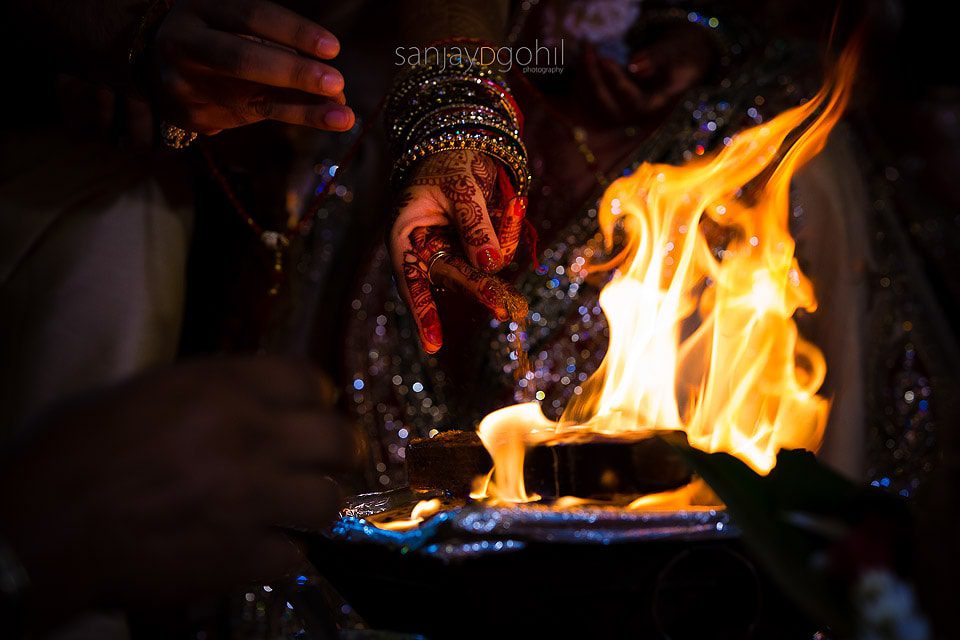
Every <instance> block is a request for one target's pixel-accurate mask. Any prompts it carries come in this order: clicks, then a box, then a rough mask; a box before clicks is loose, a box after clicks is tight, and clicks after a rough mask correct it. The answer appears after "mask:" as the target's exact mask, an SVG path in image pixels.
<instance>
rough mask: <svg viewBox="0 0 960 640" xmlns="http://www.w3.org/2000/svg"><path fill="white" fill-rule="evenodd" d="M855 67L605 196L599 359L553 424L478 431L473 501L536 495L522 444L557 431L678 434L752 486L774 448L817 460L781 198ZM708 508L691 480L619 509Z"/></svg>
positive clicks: (849, 62) (497, 416)
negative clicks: (680, 162)
mask: <svg viewBox="0 0 960 640" xmlns="http://www.w3.org/2000/svg"><path fill="white" fill-rule="evenodd" d="M857 57H858V56H857V48H856V46H850V47H848V48H847V50H845V51H844V52H843V54H842V55H841V58H840V61H839V64H838V66H837V68H836V70H835V71H834V73H833V74H832V75H831V77H829V78H828V81H827V82H826V83H825V85H824V87H823V88H822V89H821V90H820V92H819V93H818V94H817V95H816V96H815V97H814V98H813V99H812V100H811V101H809V102H808V103H806V104H804V105H802V106H799V107H796V108H794V109H791V110H789V111H787V112H785V113H783V114H781V115H780V116H778V117H777V118H775V119H773V120H771V121H769V122H767V123H766V124H764V125H761V126H758V127H755V128H752V129H748V130H746V131H743V132H742V133H740V134H738V135H737V136H736V137H734V138H733V140H732V141H731V142H730V144H729V145H728V146H727V147H726V148H724V149H723V150H721V151H720V152H719V153H717V154H716V155H715V156H713V157H707V158H703V159H698V160H696V161H694V162H692V163H690V164H688V165H686V166H682V167H675V166H670V165H656V164H644V165H643V166H641V167H640V168H639V169H638V170H637V171H636V173H634V174H633V175H630V176H627V177H624V178H620V179H619V180H617V181H616V182H614V183H613V184H612V185H611V186H610V187H609V189H607V191H606V193H605V194H604V196H603V199H602V201H601V206H600V211H599V221H600V228H601V231H602V232H603V235H604V238H605V241H606V245H607V248H608V250H612V249H613V246H614V231H615V229H616V228H618V227H619V228H622V230H623V238H624V243H623V249H622V251H620V253H619V254H618V255H617V257H616V258H615V259H614V260H612V261H611V262H610V263H607V264H606V265H599V267H594V269H596V268H616V269H617V271H616V273H615V275H614V277H613V279H612V280H611V281H610V283H609V284H607V285H606V286H605V287H604V289H603V291H602V292H601V293H600V306H601V307H602V308H603V311H604V313H605V314H606V317H607V320H608V324H609V327H610V345H609V349H608V351H607V354H606V357H605V359H604V361H603V363H602V364H601V366H600V368H599V369H598V371H597V372H596V373H595V374H594V375H593V376H592V377H591V378H590V379H589V380H588V381H587V382H586V384H585V385H584V391H583V393H582V394H581V395H580V396H578V397H575V398H574V400H573V402H571V404H570V405H568V406H567V408H566V410H565V412H564V414H563V417H562V419H561V420H560V422H559V423H553V422H551V421H549V420H547V419H546V418H545V417H544V416H543V414H542V413H541V412H540V409H539V406H538V405H537V404H521V405H515V406H512V407H507V408H505V409H500V410H499V411H495V412H494V413H491V414H490V415H488V416H487V417H486V418H485V419H484V420H483V421H482V422H481V424H480V427H479V433H480V438H481V439H482V440H483V443H484V445H485V446H486V447H487V449H488V450H489V452H490V455H491V457H492V458H493V460H494V468H493V470H492V471H491V475H490V476H488V477H486V478H484V479H483V482H481V483H478V487H477V490H476V491H475V492H474V495H473V497H475V498H482V499H488V500H493V501H498V502H529V501H531V500H535V499H537V496H531V495H527V493H526V491H525V489H524V483H523V459H524V454H525V451H526V448H527V447H529V446H533V445H535V444H542V443H544V442H550V441H551V440H555V439H558V438H560V437H561V434H569V433H570V432H581V433H585V434H590V433H604V434H617V435H618V436H620V437H631V436H633V435H636V436H638V437H640V436H644V435H648V434H649V432H650V431H651V430H653V429H672V430H683V431H685V432H686V434H687V438H688V440H689V442H690V444H691V445H693V446H695V447H697V448H699V449H702V450H704V451H708V452H716V451H725V452H728V453H731V454H733V455H735V456H737V457H738V458H740V459H741V460H743V461H744V462H745V463H747V464H748V465H749V466H750V467H752V468H753V469H754V470H755V471H757V472H759V473H763V474H766V473H768V472H769V471H770V469H771V468H772V467H773V465H774V464H775V461H776V454H777V451H779V450H780V449H781V448H803V449H809V450H816V449H818V448H819V446H820V442H821V439H822V437H823V430H824V427H825V425H826V420H827V414H828V412H829V401H828V400H827V399H825V398H823V397H821V396H819V395H817V392H818V390H819V388H820V386H821V384H822V382H823V379H824V376H825V374H826V363H825V361H824V358H823V354H822V353H821V352H820V350H819V349H818V348H817V347H816V346H815V345H813V344H812V343H809V342H807V341H805V340H804V339H803V338H801V337H800V336H799V334H798V332H797V326H796V323H795V321H794V319H793V316H794V313H795V312H796V311H797V310H798V309H804V310H807V311H814V310H815V309H816V308H817V302H816V299H815V297H814V293H813V287H812V285H811V283H810V281H809V280H808V279H807V278H806V276H804V274H803V272H802V271H801V270H800V268H799V266H798V264H797V261H796V258H795V257H794V240H793V238H792V237H791V235H790V231H789V229H788V221H789V215H788V214H789V187H790V180H791V178H792V177H793V175H794V174H795V173H796V171H797V170H798V169H799V168H800V167H802V166H803V165H804V164H805V163H806V162H807V161H809V160H810V159H811V158H812V157H813V156H815V155H816V154H817V153H819V152H820V150H821V149H822V148H823V146H824V144H825V143H826V140H827V136H828V135H829V133H830V131H831V129H832V128H833V127H834V125H835V124H836V123H837V121H838V120H839V119H840V116H841V114H842V113H843V110H844V108H845V106H846V104H847V102H848V100H849V97H850V89H851V84H852V80H853V75H854V72H855V70H856V62H857ZM718 232H719V233H722V234H724V235H723V237H727V238H729V240H728V241H727V242H726V244H725V246H724V248H723V250H722V251H719V252H716V253H714V252H713V251H712V250H711V247H712V243H711V242H710V240H709V239H708V233H711V234H716V233H718ZM708 496H709V491H708V490H706V487H705V486H704V485H702V484H700V483H694V484H691V485H690V486H688V487H685V488H682V489H679V490H676V491H673V492H668V493H664V494H657V495H655V496H647V497H644V498H640V499H638V500H636V501H635V502H634V503H633V504H632V505H631V506H632V507H633V508H638V509H677V508H685V507H687V506H689V505H691V504H697V503H698V501H699V500H700V499H701V498H704V499H706V501H709V498H708Z"/></svg>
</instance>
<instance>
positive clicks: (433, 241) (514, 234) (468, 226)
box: [389, 151, 526, 353]
mask: <svg viewBox="0 0 960 640" xmlns="http://www.w3.org/2000/svg"><path fill="white" fill-rule="evenodd" d="M502 171H503V170H502V169H501V168H499V165H498V164H497V163H496V162H495V161H494V160H492V159H491V158H489V157H488V156H486V155H484V154H482V153H479V152H475V151H445V152H443V153H440V154H437V155H435V156H431V157H430V158H427V159H426V160H424V161H423V163H422V164H421V165H420V166H419V167H418V168H417V170H416V171H415V173H414V177H413V179H412V180H411V182H410V185H409V186H408V187H407V189H406V190H405V191H404V192H403V194H402V195H401V197H400V201H399V203H398V207H397V211H398V214H397V219H396V221H395V222H394V225H393V228H392V229H391V231H390V238H389V243H390V253H391V257H392V259H393V266H394V270H395V272H396V274H397V280H398V283H399V288H400V292H401V294H402V295H403V298H404V300H405V301H406V303H407V305H408V306H409V308H410V310H411V313H413V315H414V318H415V319H416V323H417V328H418V331H419V335H420V342H421V344H422V345H423V348H424V350H425V351H427V352H428V353H435V352H436V351H438V350H439V349H440V347H441V346H442V345H443V333H442V330H441V327H440V316H439V314H438V313H437V305H436V301H435V299H434V295H433V291H432V289H431V287H432V285H433V284H436V285H437V286H441V287H446V288H449V289H453V290H456V291H459V292H460V293H463V294H464V295H466V296H468V297H472V298H474V299H475V300H477V301H478V302H480V303H481V304H483V305H484V306H485V307H487V308H488V309H489V310H490V311H491V312H492V313H493V315H494V316H495V317H496V318H498V319H500V320H506V319H508V318H510V319H516V318H517V317H522V316H525V315H526V302H525V301H524V300H523V297H522V296H520V294H518V293H516V292H515V291H514V290H513V289H512V288H511V287H510V286H509V285H507V284H505V283H504V282H502V281H501V280H500V279H498V278H495V277H493V276H492V275H490V274H492V273H496V272H497V271H499V270H500V269H501V268H503V267H504V266H505V265H507V264H509V262H510V261H511V260H512V259H513V256H514V254H515V253H516V250H517V244H518V243H519V240H520V229H521V227H522V223H523V217H524V215H525V213H526V198H523V197H513V195H512V190H511V189H509V187H508V185H509V183H508V182H507V180H506V177H505V175H504V174H503V173H502ZM505 192H506V193H505ZM457 235H459V239H460V242H459V244H460V245H461V247H462V252H461V251H460V249H459V248H458V247H456V244H457V242H456V238H455V237H456V236H457ZM438 251H446V252H448V253H449V254H450V255H449V256H448V257H445V258H443V259H442V260H439V261H437V262H435V263H434V264H433V265H432V272H431V264H430V261H431V258H432V257H433V256H434V255H436V253H437V252H438ZM464 255H465V256H466V259H464V257H463V256H464ZM431 275H432V276H433V282H431V279H430V277H431Z"/></svg>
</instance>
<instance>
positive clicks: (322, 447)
mask: <svg viewBox="0 0 960 640" xmlns="http://www.w3.org/2000/svg"><path fill="white" fill-rule="evenodd" d="M331 397H332V393H331V389H330V387H329V385H325V384H324V383H323V382H322V381H321V378H320V377H319V376H318V374H317V373H316V372H315V371H313V370H312V369H311V368H309V367H307V366H301V365H297V364H292V363H289V362H286V361H283V360H279V359H268V358H258V359H236V360H221V361H207V362H199V361H198V362H195V363H193V364H187V365H182V366H177V367H170V368H167V369H165V370H162V371H158V372H156V373H153V374H149V375H146V376H143V377H141V378H139V379H137V380H134V381H132V382H130V383H126V384H123V385H121V386H118V387H116V388H114V389H111V390H108V391H105V392H102V393H99V394H97V395H96V396H95V397H92V398H88V399H85V400H83V401H82V402H77V403H74V404H72V405H70V406H66V407H64V408H62V409H60V410H58V411H57V412H56V413H55V414H53V415H51V416H50V417H49V418H48V419H47V420H46V421H45V423H44V424H43V425H38V428H42V429H43V431H42V432H40V433H39V434H38V437H37V438H36V439H35V440H33V441H31V442H30V443H28V444H27V445H26V446H25V447H24V448H23V449H22V450H21V451H20V452H19V453H14V456H13V458H12V459H10V460H6V461H5V462H4V463H3V464H2V465H0V469H2V471H0V536H2V537H3V538H4V539H6V540H7V541H8V542H9V543H10V545H11V547H12V548H13V549H14V551H15V552H16V554H17V555H18V557H19V559H20V560H21V562H22V564H23V565H24V567H25V569H26V571H27V573H28V575H29V576H30V580H31V583H32V585H33V588H34V589H35V599H34V600H33V602H34V603H36V605H37V607H38V608H39V609H40V610H38V611H34V614H36V615H37V616H38V619H42V618H49V617H53V616H57V615H59V616H61V617H62V616H65V615H67V614H69V613H72V612H75V611H77V610H80V609H83V608H85V607H93V606H138V605H139V606H144V605H147V606H153V605H163V604H172V603H179V602H184V601H186V600H189V599H191V598H196V597H199V596H204V595H209V594H214V593H219V592H221V591H222V590H225V589H230V588H235V587H237V586H238V585H240V584H243V583H245V582H249V581H253V580H261V581H265V580H269V579H271V578H276V577H278V576H280V575H282V574H284V573H285V572H288V571H291V570H293V569H294V568H296V566H297V565H298V563H300V562H301V553H300V550H299V549H298V547H297V546H296V545H295V544H294V543H293V542H292V541H291V540H290V538H288V537H287V535H286V534H285V533H284V529H285V528H309V529H317V528H320V527H324V526H325V525H327V524H328V523H329V522H330V521H331V519H332V518H334V517H335V515H336V513H337V510H338V508H339V504H340V502H339V501H340V495H339V490H338V487H337V485H336V483H335V482H334V481H333V480H331V479H330V478H329V477H328V475H327V474H331V473H337V472H341V471H346V470H348V469H350V468H352V467H354V466H356V465H357V463H358V460H357V458H358V453H357V441H356V439H355V434H354V432H353V431H352V430H351V429H349V428H347V425H346V424H344V422H343V421H342V419H340V418H339V417H337V416H336V415H334V414H333V413H332V412H331V410H330V404H331ZM52 608H60V610H59V611H51V610H50V609H52Z"/></svg>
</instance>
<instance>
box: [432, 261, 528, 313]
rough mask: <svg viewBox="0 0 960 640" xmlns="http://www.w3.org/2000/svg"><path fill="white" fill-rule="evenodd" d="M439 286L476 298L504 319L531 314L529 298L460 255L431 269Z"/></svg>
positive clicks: (438, 262)
mask: <svg viewBox="0 0 960 640" xmlns="http://www.w3.org/2000/svg"><path fill="white" fill-rule="evenodd" d="M430 273H431V275H432V276H433V281H434V282H436V283H437V284H438V285H439V286H441V287H444V288H447V289H451V290H453V291H457V292H458V293H460V294H462V295H465V296H467V297H469V298H473V299H474V300H476V301H477V302H479V303H480V304H482V305H483V306H485V307H486V308H487V309H489V310H490V312H491V313H492V314H493V316H494V317H495V318H496V319H497V320H500V321H501V322H504V321H507V320H513V321H520V320H522V319H523V318H526V317H527V311H528V305H527V301H526V299H525V298H524V297H523V296H522V295H520V294H519V293H518V292H517V291H516V290H515V289H514V288H513V287H511V286H510V285H508V284H507V283H505V282H504V281H502V280H500V279H499V278H497V277H496V276H491V275H489V274H486V273H483V272H482V271H479V270H477V269H475V268H474V267H473V266H472V265H471V264H470V263H468V262H467V261H466V260H464V259H463V258H460V257H457V256H449V257H445V258H443V259H441V260H438V261H436V262H435V263H434V264H433V268H432V269H431V271H430Z"/></svg>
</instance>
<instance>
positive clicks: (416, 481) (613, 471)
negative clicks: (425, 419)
mask: <svg viewBox="0 0 960 640" xmlns="http://www.w3.org/2000/svg"><path fill="white" fill-rule="evenodd" d="M654 434H655V432H651V433H650V435H649V436H647V437H643V438H624V437H619V438H618V437H612V436H603V435H599V434H589V435H585V434H576V433H571V434H570V436H568V437H565V438H561V439H560V440H557V441H553V442H551V443H549V444H540V445H537V446H534V447H531V448H530V449H529V450H528V451H527V455H526V459H525V461H524V482H525V484H526V488H527V491H528V492H534V493H537V494H539V495H541V496H542V497H544V498H548V499H549V498H559V497H561V496H576V497H579V498H596V497H603V496H612V495H644V494H648V493H654V492H657V491H665V490H669V489H675V488H677V487H680V486H683V485H684V484H686V483H687V482H689V481H690V470H689V469H688V468H687V466H686V464H685V463H684V462H683V460H682V459H681V458H680V456H679V454H677V452H676V451H675V450H674V449H673V448H672V447H671V446H670V445H668V444H667V443H665V442H663V441H662V440H660V439H659V438H655V437H653V435H654ZM492 464H493V463H492V461H491V459H490V455H489V454H488V453H487V451H486V449H485V448H484V446H483V444H482V443H481V442H480V438H479V437H478V436H477V434H476V433H474V432H473V431H446V432H443V433H440V434H439V435H437V436H436V437H434V438H429V439H418V440H413V441H412V442H411V443H410V445H409V446H408V448H407V475H408V478H409V482H410V488H411V489H414V490H417V491H428V490H440V491H447V492H449V493H451V494H454V495H461V496H465V495H467V494H468V493H469V492H470V489H471V487H472V484H473V481H474V479H475V478H476V477H477V476H481V475H485V474H486V473H488V472H489V471H490V468H491V466H492Z"/></svg>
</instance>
